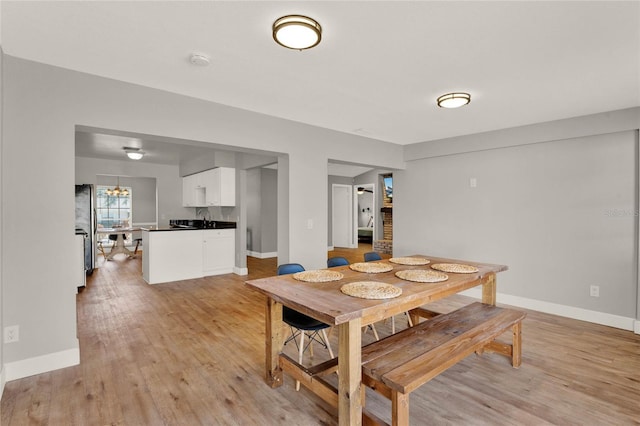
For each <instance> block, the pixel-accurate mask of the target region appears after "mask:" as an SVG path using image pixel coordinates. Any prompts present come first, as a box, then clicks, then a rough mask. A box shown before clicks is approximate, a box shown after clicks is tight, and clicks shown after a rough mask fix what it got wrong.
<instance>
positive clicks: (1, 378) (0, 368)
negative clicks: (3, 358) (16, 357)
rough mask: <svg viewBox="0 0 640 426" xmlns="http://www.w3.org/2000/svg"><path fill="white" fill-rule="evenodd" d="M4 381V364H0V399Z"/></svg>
mask: <svg viewBox="0 0 640 426" xmlns="http://www.w3.org/2000/svg"><path fill="white" fill-rule="evenodd" d="M5 383H6V379H5V376H4V365H0V400H1V399H2V394H3V393H4V384H5Z"/></svg>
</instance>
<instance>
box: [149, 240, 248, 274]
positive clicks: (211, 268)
mask: <svg viewBox="0 0 640 426" xmlns="http://www.w3.org/2000/svg"><path fill="white" fill-rule="evenodd" d="M235 231H236V230H235V229H184V230H176V229H152V230H147V229H143V230H142V244H143V247H144V251H143V252H142V277H143V278H144V280H145V281H146V282H147V283H149V284H158V283H164V282H169V281H180V280H188V279H192V278H201V277H205V276H209V275H219V274H228V273H231V272H233V271H234V267H235V239H236V233H235Z"/></svg>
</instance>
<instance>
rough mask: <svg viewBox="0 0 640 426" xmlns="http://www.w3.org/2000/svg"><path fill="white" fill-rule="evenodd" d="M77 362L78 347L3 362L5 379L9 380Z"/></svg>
mask: <svg viewBox="0 0 640 426" xmlns="http://www.w3.org/2000/svg"><path fill="white" fill-rule="evenodd" d="M78 364H80V348H74V349H68V350H66V351H60V352H55V353H51V354H47V355H42V356H36V357H33V358H27V359H22V360H20V361H15V362H8V363H6V364H5V370H6V373H5V374H6V380H7V381H8V382H9V381H11V380H17V379H22V378H23V377H29V376H33V375H35V374H41V373H46V372H48V371H53V370H58V369H60V368H66V367H72V366H74V365H78Z"/></svg>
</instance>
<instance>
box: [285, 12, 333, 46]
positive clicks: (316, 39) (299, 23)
mask: <svg viewBox="0 0 640 426" xmlns="http://www.w3.org/2000/svg"><path fill="white" fill-rule="evenodd" d="M321 38H322V28H321V27H320V24H319V23H318V22H317V21H315V20H314V19H311V18H309V17H307V16H302V15H287V16H283V17H281V18H278V19H276V21H275V22H274V23H273V39H274V40H275V41H276V43H278V44H279V45H280V46H284V47H286V48H288V49H296V50H304V49H310V48H312V47H314V46H317V45H318V43H320V39H321Z"/></svg>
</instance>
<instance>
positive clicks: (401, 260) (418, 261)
mask: <svg viewBox="0 0 640 426" xmlns="http://www.w3.org/2000/svg"><path fill="white" fill-rule="evenodd" d="M389 262H392V263H397V264H398V265H426V264H428V263H429V262H431V261H430V260H429V259H425V258H424V257H392V258H391V259H389Z"/></svg>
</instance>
